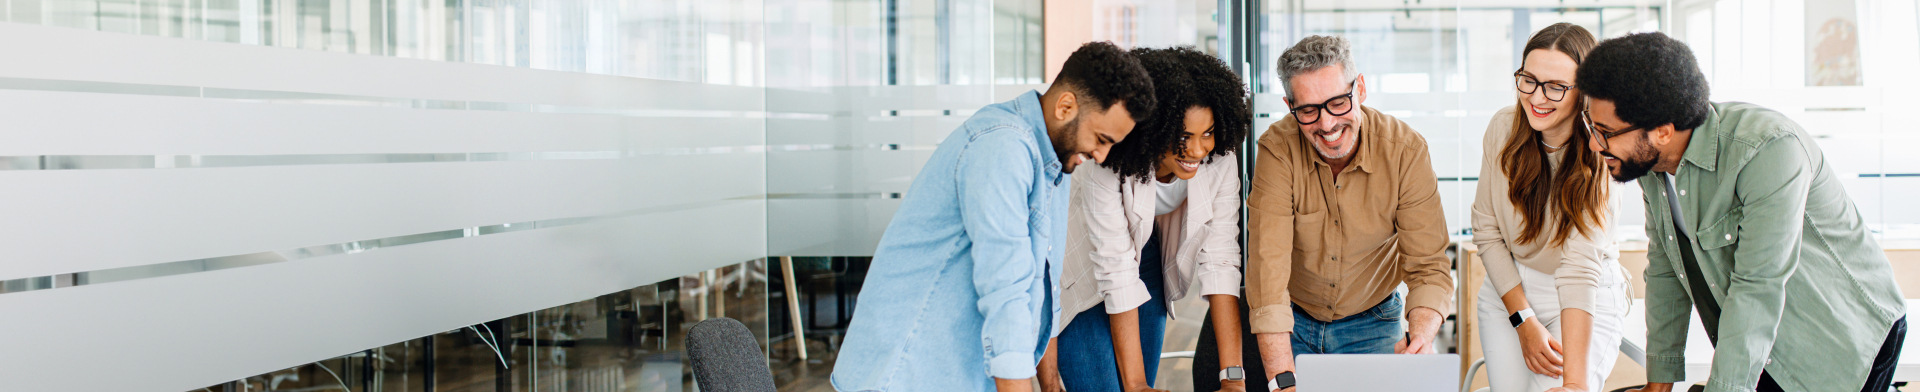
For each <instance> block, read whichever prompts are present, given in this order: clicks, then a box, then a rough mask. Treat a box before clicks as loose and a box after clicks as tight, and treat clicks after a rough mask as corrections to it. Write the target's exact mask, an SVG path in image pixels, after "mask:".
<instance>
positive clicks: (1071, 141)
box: [1053, 118, 1085, 174]
mask: <svg viewBox="0 0 1920 392" xmlns="http://www.w3.org/2000/svg"><path fill="white" fill-rule="evenodd" d="M1060 127H1061V128H1065V129H1064V130H1062V131H1061V132H1060V134H1061V135H1064V136H1065V138H1064V140H1054V141H1053V153H1054V155H1057V156H1058V158H1059V159H1060V171H1061V172H1062V173H1067V174H1073V169H1074V165H1073V161H1070V160H1068V159H1073V156H1074V155H1079V153H1076V152H1074V151H1078V150H1080V143H1078V142H1079V140H1080V119H1078V118H1076V119H1073V120H1072V121H1067V123H1066V124H1065V125H1061V126H1060ZM1083 163H1085V162H1083Z"/></svg>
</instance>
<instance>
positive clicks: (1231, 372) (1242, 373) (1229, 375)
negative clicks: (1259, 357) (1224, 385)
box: [1220, 366, 1247, 381]
mask: <svg viewBox="0 0 1920 392" xmlns="http://www.w3.org/2000/svg"><path fill="white" fill-rule="evenodd" d="M1246 380H1247V368H1243V367H1239V366H1228V367H1227V368H1225V369H1220V381H1246Z"/></svg>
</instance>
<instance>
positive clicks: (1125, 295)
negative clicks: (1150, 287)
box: [1104, 279, 1153, 314]
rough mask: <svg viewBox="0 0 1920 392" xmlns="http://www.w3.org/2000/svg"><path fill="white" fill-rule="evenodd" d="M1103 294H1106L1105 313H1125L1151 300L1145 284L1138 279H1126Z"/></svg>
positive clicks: (1151, 295)
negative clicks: (1123, 282)
mask: <svg viewBox="0 0 1920 392" xmlns="http://www.w3.org/2000/svg"><path fill="white" fill-rule="evenodd" d="M1104 294H1106V295H1105V297H1106V301H1105V303H1106V304H1107V314H1120V313H1125V312H1126V311H1129V310H1133V308H1138V307H1140V305H1141V304H1145V303H1147V301H1150V300H1153V294H1152V293H1149V292H1147V284H1146V283H1145V282H1141V281H1140V280H1139V279H1132V280H1129V281H1126V283H1125V284H1122V285H1120V287H1115V288H1113V289H1112V290H1107V292H1106V293H1104Z"/></svg>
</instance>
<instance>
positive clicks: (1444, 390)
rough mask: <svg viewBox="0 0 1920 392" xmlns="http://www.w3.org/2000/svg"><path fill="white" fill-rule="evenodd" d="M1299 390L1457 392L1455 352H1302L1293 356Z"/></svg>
mask: <svg viewBox="0 0 1920 392" xmlns="http://www.w3.org/2000/svg"><path fill="white" fill-rule="evenodd" d="M1293 362H1294V369H1295V370H1294V372H1293V374H1295V376H1294V378H1295V380H1294V381H1295V382H1296V383H1297V385H1298V386H1299V388H1298V389H1297V390H1299V391H1301V392H1327V391H1340V392H1371V391H1381V392H1386V391H1393V392H1458V391H1459V390H1460V355H1458V354H1305V355H1300V356H1298V357H1294V359H1293Z"/></svg>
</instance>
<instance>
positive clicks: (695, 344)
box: [687, 317, 776, 392]
mask: <svg viewBox="0 0 1920 392" xmlns="http://www.w3.org/2000/svg"><path fill="white" fill-rule="evenodd" d="M687 356H688V358H689V359H690V360H691V361H692V362H693V378H694V381H696V382H699V383H700V390H701V391H707V392H775V390H776V389H775V387H774V385H773V369H771V368H768V367H767V354H766V353H764V352H761V351H760V344H759V343H756V342H754V340H753V332H752V331H748V330H747V326H746V325H744V324H740V321H738V320H734V319H730V318H725V317H721V318H715V319H709V320H706V321H701V322H700V323H699V324H694V325H693V330H691V331H689V332H687Z"/></svg>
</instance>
